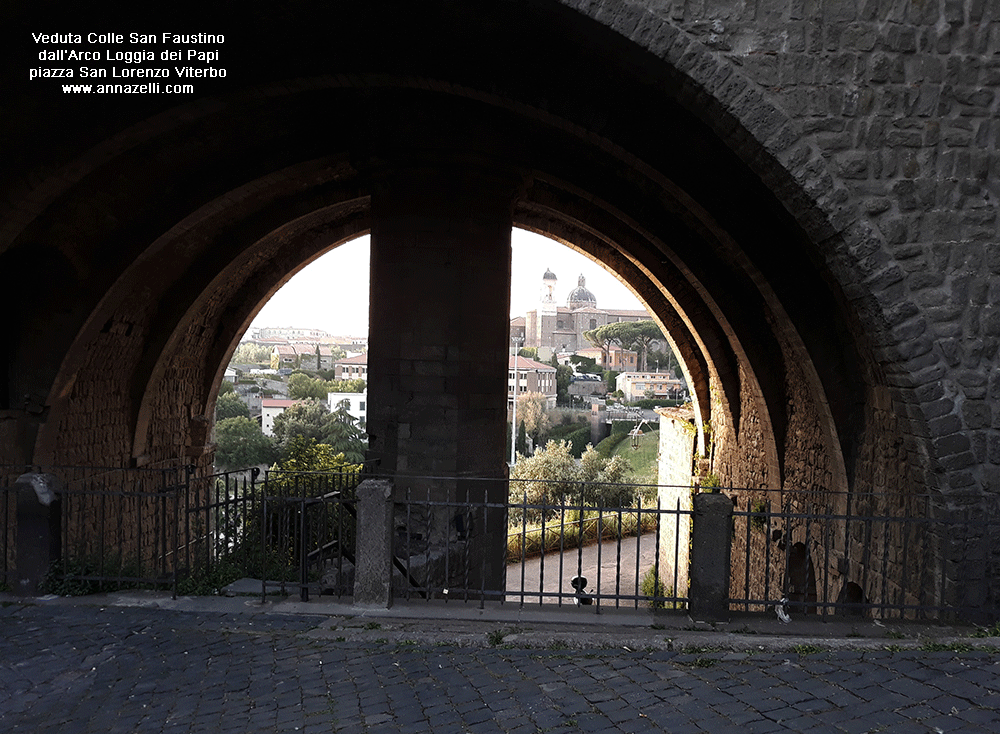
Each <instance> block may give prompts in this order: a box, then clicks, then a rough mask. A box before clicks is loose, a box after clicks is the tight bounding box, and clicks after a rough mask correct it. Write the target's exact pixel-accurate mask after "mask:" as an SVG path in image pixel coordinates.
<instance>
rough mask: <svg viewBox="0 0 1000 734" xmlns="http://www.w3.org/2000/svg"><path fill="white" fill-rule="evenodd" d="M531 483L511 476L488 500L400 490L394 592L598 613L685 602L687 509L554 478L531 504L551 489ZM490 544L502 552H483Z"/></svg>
mask: <svg viewBox="0 0 1000 734" xmlns="http://www.w3.org/2000/svg"><path fill="white" fill-rule="evenodd" d="M423 479H425V480H426V479H429V478H423ZM484 481H491V480H484ZM492 481H495V480H492ZM537 484H542V483H541V482H530V481H528V480H517V481H516V482H515V481H513V480H512V481H511V482H510V486H511V487H512V489H511V490H510V496H509V497H508V498H507V499H506V501H490V500H489V499H488V497H487V496H486V495H487V491H486V490H484V491H483V492H482V493H477V492H475V491H470V492H468V493H467V498H466V499H465V500H464V501H448V500H435V499H433V496H432V492H431V491H430V490H428V491H426V492H424V493H423V494H422V495H421V496H419V497H418V496H415V495H414V493H413V492H410V491H408V492H407V493H406V495H405V497H404V498H403V499H402V501H401V502H398V503H397V519H398V523H397V528H398V533H397V535H396V537H395V542H394V551H395V562H396V567H397V569H399V570H400V573H398V574H397V576H396V584H397V587H396V589H397V594H400V595H402V596H403V597H405V598H412V597H413V596H414V595H419V596H420V597H421V598H425V599H446V600H453V599H457V600H461V601H473V602H478V603H479V604H480V606H482V605H483V604H484V603H485V602H486V601H494V602H499V603H501V604H511V603H514V604H519V605H522V606H524V605H527V604H539V605H541V604H555V605H563V604H571V605H580V606H585V607H589V608H592V609H593V611H594V612H597V613H599V612H600V611H601V610H602V609H607V608H612V607H613V608H622V607H632V608H640V607H642V608H648V607H655V608H670V609H683V608H684V607H685V605H686V603H687V596H686V594H687V568H686V561H687V555H688V549H687V544H688V538H689V535H690V533H689V528H690V522H691V510H690V509H687V508H683V507H681V503H680V502H679V501H675V502H674V503H673V506H672V507H664V506H661V505H660V503H659V502H657V501H655V500H654V501H652V502H647V503H645V504H644V503H643V501H642V500H641V499H638V500H637V501H636V502H635V504H634V506H631V507H606V506H603V505H601V504H598V503H595V502H594V501H593V500H592V499H588V498H591V497H593V496H594V495H595V494H597V493H596V492H595V489H596V488H598V487H606V486H608V485H606V484H605V483H593V482H590V483H580V482H574V483H569V484H568V485H563V483H560V487H559V489H560V491H562V490H565V491H564V492H563V493H562V494H561V496H560V498H559V499H557V500H556V501H555V502H549V501H544V500H543V501H541V502H532V501H531V499H530V497H532V496H542V497H550V496H551V495H552V492H551V491H547V492H531V491H528V490H527V489H526V488H527V487H529V486H531V485H537ZM549 484H555V483H549ZM616 486H621V485H616ZM549 489H551V488H549ZM645 489H650V488H645ZM653 489H655V488H653ZM518 490H520V491H518ZM477 494H479V496H478V497H477V496H476V495H477ZM517 494H520V500H518V499H517V496H516V495H517ZM491 548H492V549H496V548H499V549H500V550H499V554H500V555H501V556H502V558H501V559H497V558H494V557H491V556H490V555H489V553H488V552H487V549H491ZM609 565H610V569H609Z"/></svg>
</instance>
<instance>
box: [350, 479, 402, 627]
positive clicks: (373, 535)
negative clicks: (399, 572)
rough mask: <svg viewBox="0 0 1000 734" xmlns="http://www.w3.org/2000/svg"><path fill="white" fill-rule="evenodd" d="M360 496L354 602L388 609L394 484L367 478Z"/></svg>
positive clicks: (390, 583)
mask: <svg viewBox="0 0 1000 734" xmlns="http://www.w3.org/2000/svg"><path fill="white" fill-rule="evenodd" d="M357 493H358V523H357V527H358V535H357V544H356V547H355V553H354V557H355V558H356V559H357V562H358V563H357V567H356V568H355V572H354V603H355V604H359V605H369V606H379V607H384V608H386V609H388V608H389V607H391V606H392V507H393V503H392V482H390V481H387V480H385V479H366V480H365V481H363V482H361V484H359V485H358V489H357Z"/></svg>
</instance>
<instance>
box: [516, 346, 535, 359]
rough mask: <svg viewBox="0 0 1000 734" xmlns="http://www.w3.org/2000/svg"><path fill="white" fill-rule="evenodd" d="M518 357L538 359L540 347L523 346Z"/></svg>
mask: <svg viewBox="0 0 1000 734" xmlns="http://www.w3.org/2000/svg"><path fill="white" fill-rule="evenodd" d="M517 356H518V357H525V358H527V359H538V348H537V347H521V348H520V349H519V350H518V351H517Z"/></svg>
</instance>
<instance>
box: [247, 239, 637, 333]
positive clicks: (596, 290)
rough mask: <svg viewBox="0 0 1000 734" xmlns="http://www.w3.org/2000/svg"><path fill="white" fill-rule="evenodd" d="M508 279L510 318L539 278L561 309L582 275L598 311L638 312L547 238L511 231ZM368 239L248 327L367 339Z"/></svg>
mask: <svg viewBox="0 0 1000 734" xmlns="http://www.w3.org/2000/svg"><path fill="white" fill-rule="evenodd" d="M511 246H512V250H513V261H512V273H513V277H512V278H511V280H512V283H511V315H512V316H523V315H524V313H525V312H526V311H529V310H531V309H533V308H535V304H537V303H538V294H539V290H540V287H541V282H542V275H543V274H544V273H545V269H546V268H549V269H550V270H552V272H553V273H555V274H556V276H557V277H558V279H559V281H558V285H557V286H556V300H557V301H558V302H559V303H560V304H561V305H562V304H565V303H566V296H567V295H568V294H569V292H570V290H572V289H573V288H575V287H576V284H577V279H578V278H579V276H580V275H581V274H582V275H583V276H584V277H585V278H586V279H587V288H588V289H590V291H591V292H592V293H593V294H594V295H595V296H596V297H597V306H598V308H643V306H642V304H641V303H639V301H638V300H636V298H635V296H633V295H632V292H631V291H630V290H629V289H628V288H626V287H625V286H624V285H622V284H621V283H619V282H618V280H617V279H616V278H615V276H613V275H612V274H611V273H609V272H608V271H606V270H605V269H604V268H602V267H601V266H600V265H598V264H597V263H595V262H593V261H592V260H590V259H588V258H586V257H584V256H583V255H580V254H578V253H576V252H573V250H571V249H569V248H568V247H566V246H565V245H561V244H559V243H558V242H555V241H554V240H550V239H548V238H547V237H542V236H540V235H537V234H534V233H532V232H526V231H524V230H521V229H515V230H514V232H513V235H512V237H511ZM368 250H369V240H368V237H367V236H365V237H360V238H358V239H356V240H353V241H351V242H348V243H347V244H344V245H341V246H340V247H338V248H337V249H335V250H333V251H331V252H328V253H327V254H326V255H323V256H322V257H320V258H319V259H317V260H316V261H315V262H313V263H312V264H311V265H308V266H307V267H305V268H303V270H302V271H301V272H300V273H299V274H298V275H296V276H295V277H294V278H292V280H290V281H289V282H288V283H287V284H286V285H285V287H284V288H282V289H281V290H280V291H278V292H277V293H275V294H274V297H273V298H271V300H270V301H268V302H267V304H266V305H265V306H264V308H262V309H261V311H260V313H259V314H258V315H257V318H255V319H254V321H253V326H255V327H261V326H297V327H300V328H309V329H322V330H324V331H327V332H329V333H331V334H334V335H336V336H363V335H366V334H367V333H368Z"/></svg>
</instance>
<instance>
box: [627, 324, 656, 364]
mask: <svg viewBox="0 0 1000 734" xmlns="http://www.w3.org/2000/svg"><path fill="white" fill-rule="evenodd" d="M622 327H624V328H622V329H621V332H620V337H621V339H622V348H624V349H631V350H632V351H634V352H636V353H637V354H638V355H639V364H638V365H637V366H638V368H639V371H640V372H645V371H646V355H647V354H648V353H649V348H650V345H651V344H652V343H653V342H655V341H663V333H662V332H661V331H660V327H659V326H657V325H656V322H655V321H626V322H623V323H622Z"/></svg>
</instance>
